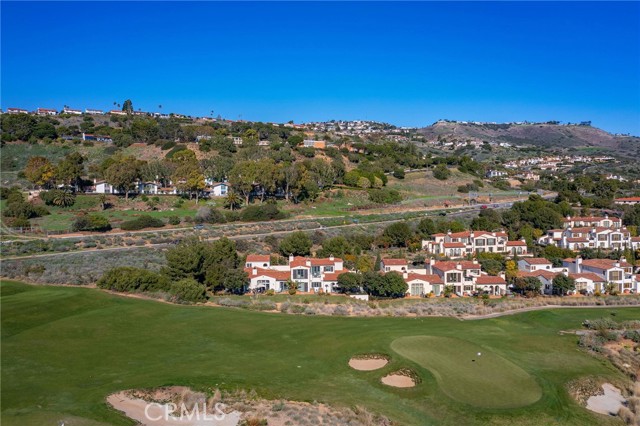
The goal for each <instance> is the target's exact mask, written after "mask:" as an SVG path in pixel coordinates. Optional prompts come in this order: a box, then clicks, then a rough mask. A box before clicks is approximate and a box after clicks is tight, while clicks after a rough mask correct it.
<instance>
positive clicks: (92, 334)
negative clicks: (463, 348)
mask: <svg viewBox="0 0 640 426" xmlns="http://www.w3.org/2000/svg"><path fill="white" fill-rule="evenodd" d="M0 290H1V293H0V304H1V306H0V307H1V308H2V311H1V314H2V329H1V336H2V340H1V343H2V346H1V351H2V352H1V355H2V371H1V373H2V389H1V390H2V393H1V402H2V414H1V420H2V424H3V425H21V426H22V425H38V426H40V425H43V424H58V421H59V420H63V419H72V420H73V422H71V421H68V424H74V425H83V424H84V425H94V424H114V425H132V424H133V422H131V421H129V420H127V419H125V418H124V417H122V416H121V415H120V414H119V413H117V412H115V411H113V410H112V409H110V408H109V407H108V406H107V404H106V403H105V402H104V400H105V397H106V396H107V395H109V394H110V393H112V392H115V391H119V390H123V389H131V388H149V387H156V386H162V385H186V386H191V387H194V388H196V389H201V390H207V389H211V388H215V387H221V388H223V389H227V390H234V389H247V390H251V389H253V390H255V391H256V392H257V393H258V394H259V395H260V396H262V397H265V398H273V399H277V398H283V399H292V400H300V401H321V402H325V403H328V404H333V405H336V406H355V405H360V406H364V407H366V408H368V409H369V410H372V411H375V412H380V413H382V414H385V415H387V416H389V417H390V418H392V419H394V420H395V421H397V422H398V424H401V425H430V424H447V425H470V424H500V425H505V424H509V425H550V424H553V425H580V426H583V425H597V424H611V425H613V424H618V423H616V420H611V419H609V418H607V417H604V416H597V415H595V414H592V413H590V412H588V411H587V410H585V409H584V408H581V407H579V406H578V405H577V404H576V403H574V402H573V401H572V399H571V398H570V396H569V395H568V394H567V392H566V390H565V384H566V382H568V381H569V380H572V379H576V378H579V377H582V376H600V377H604V378H606V379H607V380H612V381H616V380H622V375H621V374H620V373H619V372H618V371H617V370H616V369H615V368H613V367H612V366H611V365H610V364H609V363H608V362H605V361H602V360H599V359H597V358H594V357H592V356H590V355H588V354H586V353H584V352H583V351H581V350H579V349H578V347H577V337H576V336H573V335H560V334H559V333H558V331H559V330H564V329H572V328H578V327H580V324H581V322H582V321H583V320H584V319H585V318H599V317H601V316H608V315H610V314H611V313H615V314H616V319H617V320H625V319H631V318H638V317H640V309H635V308H627V309H613V308H612V309H599V310H589V309H570V310H569V309H567V310H548V311H538V312H530V313H526V314H520V315H512V316H505V317H501V318H495V319H488V320H481V321H460V320H458V319H452V318H345V317H309V316H296V315H283V314H276V313H264V312H250V311H246V310H239V309H227V308H213V307H204V306H202V307H198V306H174V305H169V304H165V303H159V302H155V301H147V300H139V299H133V298H127V297H119V296H114V295H110V294H106V293H103V292H101V291H99V290H96V289H90V288H75V287H46V286H28V285H25V284H22V283H18V282H10V281H4V282H2V283H1V284H0ZM424 335H428V336H438V337H446V338H456V339H460V340H461V341H464V342H469V343H468V344H469V345H471V346H470V347H472V348H474V349H473V350H475V347H476V346H477V347H481V348H482V351H483V353H484V352H486V353H492V354H495V357H498V356H499V357H501V358H502V359H504V360H508V362H509V363H513V364H515V365H517V366H519V367H520V368H521V369H522V370H523V371H524V372H526V374H528V375H530V376H531V377H532V378H533V379H534V380H535V382H536V383H537V385H538V386H539V387H540V388H541V389H542V397H541V398H540V399H539V400H537V401H535V402H533V403H531V404H530V405H526V406H522V407H519V408H509V409H506V408H503V409H496V408H484V407H475V406H472V405H468V404H465V403H463V402H460V401H458V400H455V399H452V398H450V397H449V396H448V395H447V393H445V392H444V391H443V388H442V387H441V383H439V381H438V380H437V379H436V377H435V376H434V375H433V374H432V373H431V372H430V370H429V368H433V367H431V366H429V368H426V367H423V366H421V365H420V363H419V362H417V361H411V360H410V359H408V358H405V357H403V356H400V355H398V354H397V353H396V352H394V351H393V350H392V349H391V345H392V343H393V342H394V341H397V339H399V338H402V337H407V336H424ZM399 342H402V340H400V341H399ZM396 344H397V343H396ZM363 353H384V354H388V355H389V356H390V358H391V361H390V363H389V364H388V365H387V366H385V367H384V368H383V369H381V370H377V371H370V372H360V371H355V370H352V369H350V368H349V367H348V360H349V358H350V357H351V356H352V355H354V354H363ZM491 356H492V357H493V356H494V355H491ZM490 359H493V358H490ZM495 359H498V358H495ZM452 361H453V360H452ZM500 362H501V365H502V366H504V365H505V362H506V361H500ZM403 367H406V368H411V369H413V370H415V371H416V372H417V373H418V374H419V375H420V377H421V378H422V382H421V383H420V384H419V385H418V386H417V387H415V388H411V389H395V388H391V387H388V386H385V385H383V384H382V383H381V382H380V378H381V377H382V376H383V375H385V374H386V373H388V372H391V371H395V370H397V369H399V368H403ZM497 383H499V382H497ZM510 383H513V382H510ZM516 383H517V382H516ZM511 391H512V392H514V393H515V392H521V391H522V390H521V389H511ZM528 401H529V402H532V399H531V400H528Z"/></svg>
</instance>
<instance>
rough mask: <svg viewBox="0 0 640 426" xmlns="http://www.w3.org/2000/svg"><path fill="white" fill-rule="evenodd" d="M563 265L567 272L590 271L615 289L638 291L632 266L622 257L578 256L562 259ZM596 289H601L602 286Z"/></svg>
mask: <svg viewBox="0 0 640 426" xmlns="http://www.w3.org/2000/svg"><path fill="white" fill-rule="evenodd" d="M562 264H563V266H564V267H566V268H567V269H568V270H569V273H573V274H582V273H587V272H591V273H594V274H596V275H598V276H599V277H600V278H602V279H603V280H605V281H606V282H607V284H613V285H615V286H616V288H617V290H618V291H619V292H621V293H623V292H636V293H637V292H638V282H637V280H636V277H635V271H634V270H633V269H634V267H633V265H631V264H630V263H628V262H627V260H626V259H625V258H624V257H622V258H620V260H614V259H582V258H581V257H580V256H578V257H576V258H575V259H564V260H563V262H562ZM596 290H598V291H602V290H603V288H597V287H596Z"/></svg>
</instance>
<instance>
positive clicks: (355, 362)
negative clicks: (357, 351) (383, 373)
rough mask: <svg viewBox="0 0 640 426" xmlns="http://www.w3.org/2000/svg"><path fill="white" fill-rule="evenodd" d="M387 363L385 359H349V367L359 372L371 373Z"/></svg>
mask: <svg viewBox="0 0 640 426" xmlns="http://www.w3.org/2000/svg"><path fill="white" fill-rule="evenodd" d="M388 363H389V360H388V359H386V358H381V357H380V358H351V359H350V360H349V367H351V368H353V369H354V370H359V371H373V370H377V369H379V368H382V367H384V366H385V365H387V364H388Z"/></svg>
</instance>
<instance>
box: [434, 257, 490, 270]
mask: <svg viewBox="0 0 640 426" xmlns="http://www.w3.org/2000/svg"><path fill="white" fill-rule="evenodd" d="M458 265H460V266H461V267H462V269H480V264H478V263H473V262H471V261H469V260H462V261H460V262H453V261H442V262H436V263H435V264H433V265H431V266H432V267H433V268H436V269H438V270H440V271H443V272H444V271H452V270H454V269H458Z"/></svg>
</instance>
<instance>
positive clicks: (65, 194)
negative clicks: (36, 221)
mask: <svg viewBox="0 0 640 426" xmlns="http://www.w3.org/2000/svg"><path fill="white" fill-rule="evenodd" d="M39 197H40V199H41V200H42V201H44V203H45V204H46V205H48V206H58V207H71V206H73V205H74V204H75V203H76V195H75V194H74V193H72V192H69V191H64V190H62V189H52V190H51V191H42V192H41V193H40V194H39Z"/></svg>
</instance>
